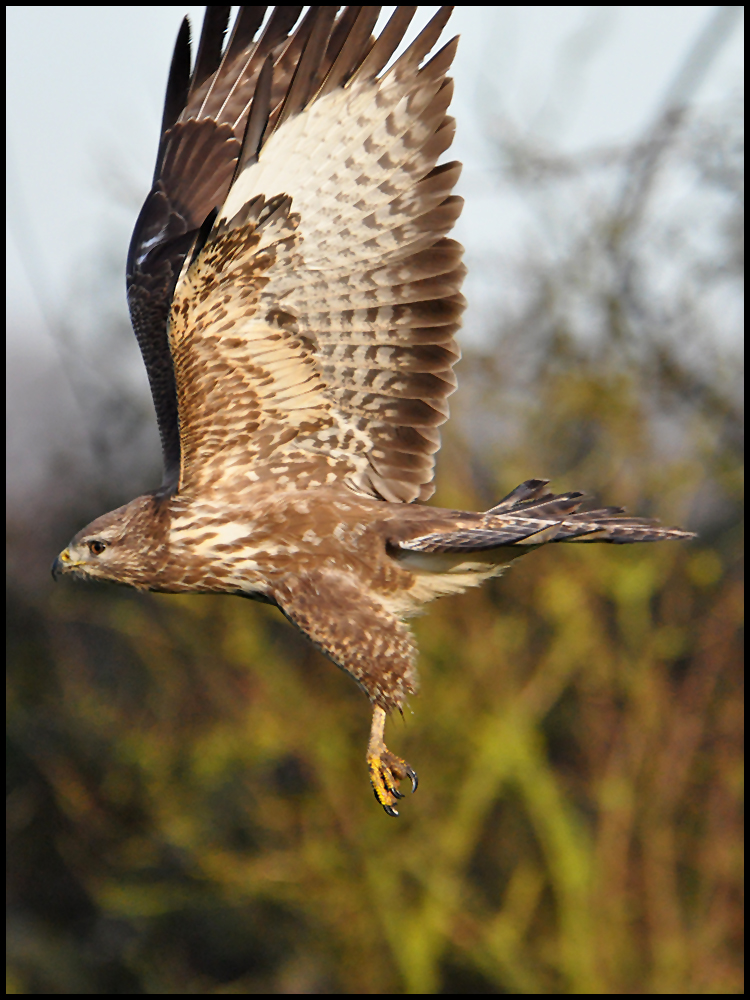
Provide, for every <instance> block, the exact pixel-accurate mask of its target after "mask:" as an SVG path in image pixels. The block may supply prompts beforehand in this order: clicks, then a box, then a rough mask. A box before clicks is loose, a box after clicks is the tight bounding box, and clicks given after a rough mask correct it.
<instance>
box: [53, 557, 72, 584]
mask: <svg viewBox="0 0 750 1000" xmlns="http://www.w3.org/2000/svg"><path fill="white" fill-rule="evenodd" d="M70 563H71V559H70V552H69V551H68V549H63V551H62V552H61V553H60V555H59V556H58V557H57V559H55V561H54V562H53V563H52V579H53V580H54V581H55V582H57V580H59V579H60V577H61V576H62V575H63V573H64V572H65V569H66V568H67V567H68V566H70Z"/></svg>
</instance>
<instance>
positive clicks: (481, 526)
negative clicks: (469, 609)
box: [398, 479, 695, 561]
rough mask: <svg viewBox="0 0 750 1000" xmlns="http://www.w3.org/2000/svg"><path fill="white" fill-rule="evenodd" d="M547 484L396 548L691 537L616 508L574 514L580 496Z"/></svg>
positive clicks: (441, 549) (533, 484) (535, 482)
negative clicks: (469, 520)
mask: <svg viewBox="0 0 750 1000" xmlns="http://www.w3.org/2000/svg"><path fill="white" fill-rule="evenodd" d="M548 482H549V480H546V479H528V480H527V481H526V482H525V483H522V484H521V485H520V486H518V487H516V489H514V490H513V491H512V493H509V494H508V496H507V497H505V498H504V499H503V500H501V501H500V503H498V504H496V505H495V506H494V507H492V508H490V510H488V511H487V512H486V513H485V515H484V517H483V518H482V520H481V521H480V522H479V523H477V524H475V525H466V526H457V528H456V530H453V531H439V532H431V533H430V534H426V535H420V536H418V537H417V538H410V539H407V540H405V541H401V542H399V543H398V548H399V549H401V550H403V551H404V553H406V552H423V553H462V552H465V553H469V552H489V551H490V550H492V549H505V548H507V547H508V546H519V547H521V546H537V545H543V544H545V543H547V542H611V543H615V544H624V543H627V542H659V541H665V540H668V539H686V538H694V537H695V535H694V533H693V532H691V531H683V530H682V529H681V528H664V527H662V526H661V525H660V524H659V522H658V521H655V520H649V519H648V518H642V517H626V516H624V514H625V512H624V510H623V508H622V507H602V508H600V509H599V510H588V511H580V512H579V510H578V508H579V507H580V505H581V503H582V502H583V500H584V499H585V496H584V494H583V493H560V494H558V495H555V494H553V493H548V492H545V487H546V486H547V483H548ZM518 554H519V555H520V554H521V553H520V552H519V553H518ZM500 561H504V560H500Z"/></svg>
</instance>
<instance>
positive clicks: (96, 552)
mask: <svg viewBox="0 0 750 1000" xmlns="http://www.w3.org/2000/svg"><path fill="white" fill-rule="evenodd" d="M106 547H107V545H106V542H100V541H99V539H98V538H97V539H95V540H94V541H93V542H89V552H90V553H91V554H92V555H93V556H100V555H101V554H102V552H104V550H105V549H106Z"/></svg>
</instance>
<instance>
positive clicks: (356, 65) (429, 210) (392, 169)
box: [169, 7, 464, 501]
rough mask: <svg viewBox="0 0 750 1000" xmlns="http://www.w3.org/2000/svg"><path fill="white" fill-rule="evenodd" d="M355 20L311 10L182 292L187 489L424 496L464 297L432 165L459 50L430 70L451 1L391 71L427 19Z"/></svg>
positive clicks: (177, 302) (447, 202) (178, 303)
mask: <svg viewBox="0 0 750 1000" xmlns="http://www.w3.org/2000/svg"><path fill="white" fill-rule="evenodd" d="M353 9H354V8H345V10H344V12H343V13H342V14H341V16H340V17H339V19H338V20H336V19H335V12H336V10H337V8H333V7H319V8H311V11H312V10H314V11H316V13H315V14H314V16H313V15H311V20H312V22H313V23H312V27H311V30H310V33H309V37H308V38H307V41H306V44H304V45H302V46H299V47H298V48H299V54H298V62H297V66H296V69H295V71H294V74H293V76H292V77H291V84H290V86H289V88H288V91H287V93H286V96H285V97H284V98H283V100H282V102H281V105H280V110H278V111H276V110H274V111H273V112H272V113H271V117H270V119H269V122H268V127H267V128H266V130H265V134H264V137H263V140H262V143H261V144H260V147H259V148H258V135H259V134H260V129H259V128H257V129H256V128H255V127H254V124H253V122H254V119H255V118H256V114H257V119H258V122H260V123H263V122H264V121H265V113H264V112H263V109H262V108H261V107H260V105H259V103H258V102H256V103H255V105H254V108H253V110H252V111H251V113H250V119H249V121H250V124H249V125H248V139H247V140H246V145H245V148H244V151H243V153H242V156H241V160H240V166H239V169H238V173H237V177H236V179H235V181H234V182H233V184H232V187H231V189H230V191H229V194H228V196H227V199H226V202H225V203H224V205H223V206H222V208H221V210H220V212H219V215H218V218H217V219H216V222H215V224H214V226H213V228H212V229H211V231H210V232H207V233H206V234H205V240H204V241H203V243H202V245H201V244H198V245H197V246H196V251H195V253H194V255H193V256H191V259H190V263H189V266H188V265H187V264H186V266H185V268H184V270H183V274H182V276H181V278H180V281H179V284H178V287H177V290H176V292H175V297H174V303H173V309H172V316H171V320H170V327H169V331H170V332H169V336H170V347H171V351H172V356H173V358H174V364H175V372H176V377H177V391H178V398H179V414H180V434H181V443H182V471H181V476H180V486H179V488H180V491H181V492H188V493H196V492H199V491H202V490H209V489H210V490H220V491H223V492H224V493H225V494H226V495H227V496H232V497H236V496H238V495H241V494H242V492H243V491H244V490H247V489H248V487H249V486H251V485H252V484H253V483H255V482H257V481H258V480H264V479H265V480H269V481H273V482H274V483H275V484H276V485H278V486H280V487H285V486H286V485H287V484H294V485H295V486H297V487H299V488H305V487H308V486H315V485H321V484H325V483H332V482H336V481H339V482H343V483H345V484H346V485H348V486H349V487H350V488H351V489H353V490H355V491H356V492H358V493H360V494H364V495H367V496H370V497H374V498H378V499H385V500H390V501H411V500H415V499H424V498H426V497H428V496H430V495H431V493H432V491H433V485H432V480H433V472H434V456H435V452H436V451H437V450H438V448H439V444H440V437H439V431H438V427H439V425H440V424H442V423H443V422H444V421H445V420H446V419H447V416H448V408H447V404H446V398H447V396H448V395H449V394H450V393H451V392H452V391H453V389H454V388H455V377H454V375H453V371H452V368H453V365H454V363H455V362H456V361H457V359H458V357H459V351H458V348H457V346H456V343H455V341H454V339H453V338H454V334H455V332H456V331H457V329H458V325H459V319H460V314H461V311H462V309H463V305H464V302H463V298H462V296H461V295H460V286H461V282H462V280H463V276H464V268H463V266H462V264H461V259H460V258H461V247H460V246H459V245H458V244H457V243H454V242H453V241H451V240H448V239H446V238H445V236H446V233H447V232H448V231H449V230H450V229H451V227H452V226H453V224H454V222H455V220H456V218H457V217H458V214H459V212H460V209H461V204H462V203H461V199H459V198H456V197H453V196H452V195H451V191H452V188H453V186H454V184H455V182H456V180H457V177H458V174H459V169H460V167H459V165H458V164H457V163H449V164H445V165H443V166H436V162H437V160H438V157H439V156H440V155H441V153H443V152H444V151H445V150H446V149H447V148H448V147H449V146H450V143H451V140H452V138H453V131H454V129H453V119H451V118H448V117H447V116H446V110H447V108H448V105H449V103H450V99H451V94H452V82H451V81H450V80H449V79H447V78H446V73H447V72H448V69H449V67H450V65H451V62H452V59H453V56H454V54H455V48H456V42H457V39H453V40H452V41H450V42H448V44H447V45H445V46H444V47H443V48H442V49H440V50H439V51H438V52H437V54H436V55H434V56H433V57H432V58H431V59H430V60H429V61H428V62H426V63H425V64H424V65H423V61H424V60H425V57H426V56H428V54H429V53H430V51H431V50H432V49H433V47H434V46H435V44H436V43H437V41H438V39H439V37H440V34H441V31H442V29H443V27H444V26H445V23H446V21H447V20H448V17H449V15H450V11H451V9H452V8H449V7H443V8H441V9H440V11H439V13H438V14H437V15H436V16H435V17H434V18H433V20H432V21H431V22H430V24H429V25H428V26H427V27H426V28H425V29H424V30H423V31H422V32H421V34H420V35H419V36H418V37H417V39H416V40H415V41H414V42H413V43H412V44H411V45H410V46H409V47H408V48H407V49H406V51H405V52H404V53H403V55H401V56H399V58H398V59H397V60H396V61H395V63H394V64H393V65H392V66H391V67H390V68H389V69H387V70H386V71H385V72H384V73H383V69H384V67H385V66H386V65H387V63H388V61H389V60H390V58H391V56H392V55H393V53H394V51H395V49H396V48H397V46H398V44H399V42H400V41H401V40H402V38H403V35H404V32H405V30H406V28H407V26H408V24H409V21H410V20H411V18H412V16H413V14H414V11H415V10H416V8H414V7H397V8H396V13H395V14H394V15H393V17H392V18H391V20H390V21H389V22H388V24H387V25H386V27H385V28H384V30H383V31H382V32H381V34H380V35H379V36H378V38H377V40H376V41H375V42H374V43H373V42H372V40H371V37H370V33H371V31H372V26H373V23H374V20H373V19H374V17H375V16H376V12H377V10H378V8H370V7H362V8H357V10H358V13H357V15H356V16H353V15H352V14H351V13H350V12H351V11H352V10H353ZM303 23H304V22H303ZM295 45H296V42H295ZM290 51H291V45H290ZM295 51H296V50H295ZM275 86H276V84H274V87H275ZM258 89H259V91H260V87H259V88H258ZM256 107H257V112H256ZM251 133H252V134H253V136H254V140H253V142H251V141H250V138H249V136H250V134H251Z"/></svg>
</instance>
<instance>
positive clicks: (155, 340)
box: [127, 6, 314, 487]
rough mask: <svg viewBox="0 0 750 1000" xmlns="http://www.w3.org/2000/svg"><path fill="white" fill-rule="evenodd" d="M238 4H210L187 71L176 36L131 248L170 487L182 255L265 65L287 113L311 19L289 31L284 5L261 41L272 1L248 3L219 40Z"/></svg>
mask: <svg viewBox="0 0 750 1000" xmlns="http://www.w3.org/2000/svg"><path fill="white" fill-rule="evenodd" d="M230 10H231V8H230V7H228V6H226V7H207V8H206V16H205V20H204V22H203V31H202V33H201V39H200V43H199V47H198V55H197V57H196V61H195V66H194V68H193V71H192V73H191V70H190V27H189V24H188V21H187V19H185V20H184V21H183V23H182V27H181V29H180V32H179V34H178V36H177V43H176V45H175V50H174V55H173V57H172V65H171V69H170V74H169V82H168V84H167V94H166V100H165V104H164V116H163V120H162V129H161V139H160V142H159V152H158V155H157V159H156V169H155V171H154V181H153V187H152V189H151V191H150V192H149V195H148V197H147V198H146V201H145V203H144V205H143V208H142V209H141V213H140V215H139V217H138V221H137V222H136V225H135V229H134V231H133V236H132V239H131V243H130V250H129V252H128V264H127V289H128V304H129V307H130V315H131V319H132V323H133V328H134V330H135V334H136V337H137V338H138V343H139V345H140V348H141V353H142V354H143V360H144V362H145V365H146V371H147V373H148V378H149V383H150V386H151V393H152V396H153V400H154V407H155V409H156V416H157V420H158V423H159V433H160V435H161V442H162V452H163V459H164V485H165V486H166V487H174V486H176V484H177V478H178V475H179V467H180V441H179V431H178V420H177V396H176V389H175V379H174V371H173V366H172V358H171V355H170V353H169V345H168V340H167V320H168V317H169V309H170V306H171V303H172V296H173V294H174V288H175V284H176V282H177V279H178V277H179V274H180V270H181V268H182V264H183V261H184V259H185V255H186V253H187V251H188V250H189V249H190V247H191V246H192V245H193V243H194V241H195V236H196V233H197V232H198V230H199V229H200V227H201V225H202V224H203V222H204V220H205V219H206V217H207V216H208V215H209V213H210V212H211V211H213V209H215V208H217V207H218V206H219V205H221V204H222V203H223V201H224V199H225V198H226V195H227V192H228V190H229V186H230V184H231V181H232V176H233V174H234V171H235V167H236V164H237V158H238V156H239V153H240V149H241V145H242V137H243V134H244V131H245V126H246V122H247V118H248V114H249V96H251V95H252V92H253V89H254V86H255V83H256V81H257V79H258V77H259V74H260V71H261V68H262V66H263V64H264V61H265V60H266V59H267V58H268V57H269V55H270V57H271V60H272V62H273V64H274V69H275V73H274V80H275V87H274V90H273V92H272V94H271V102H272V107H274V108H277V109H280V102H281V100H282V99H283V97H284V96H285V94H286V91H287V89H288V87H289V82H290V79H291V74H292V73H293V71H294V68H295V66H296V63H297V61H298V60H299V53H300V51H301V49H302V48H303V47H304V45H305V43H306V41H307V38H308V37H309V34H310V31H311V29H312V25H313V23H314V18H313V17H307V18H305V19H303V20H302V21H301V22H300V24H299V27H298V29H297V31H296V32H294V33H293V34H291V35H290V30H291V28H292V27H293V26H294V24H295V22H296V21H297V19H298V18H299V15H300V13H301V11H302V7H277V8H276V10H275V11H274V13H273V15H272V16H271V18H270V19H269V20H268V22H267V24H266V26H265V28H264V30H263V32H262V33H261V34H260V36H259V37H258V38H257V40H254V36H255V35H256V33H257V31H258V28H259V27H260V25H261V24H262V22H263V19H264V15H265V12H266V10H267V8H266V7H242V8H240V13H239V15H238V17H237V20H236V22H235V25H234V29H233V31H232V35H231V38H230V40H229V42H228V43H227V46H226V48H225V50H224V53H223V55H222V45H223V40H224V36H225V33H226V29H227V25H228V22H229V14H230Z"/></svg>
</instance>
